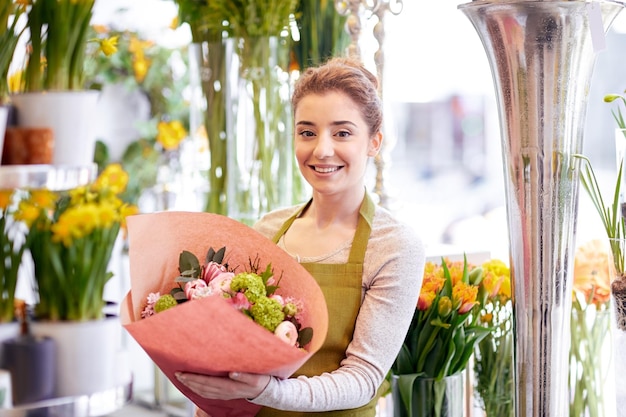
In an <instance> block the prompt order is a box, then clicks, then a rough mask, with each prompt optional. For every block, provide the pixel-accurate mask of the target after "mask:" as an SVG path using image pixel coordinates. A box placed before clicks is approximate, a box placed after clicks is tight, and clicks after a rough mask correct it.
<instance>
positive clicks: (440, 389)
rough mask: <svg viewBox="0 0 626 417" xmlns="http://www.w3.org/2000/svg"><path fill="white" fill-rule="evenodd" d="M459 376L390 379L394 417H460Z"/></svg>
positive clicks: (461, 403)
mask: <svg viewBox="0 0 626 417" xmlns="http://www.w3.org/2000/svg"><path fill="white" fill-rule="evenodd" d="M463 389H464V388H463V373H461V372H459V373H457V374H454V375H450V376H446V377H444V378H443V379H439V380H438V379H435V378H423V377H419V376H418V375H417V374H406V375H392V376H391V395H392V399H393V415H394V417H463V412H464V404H465V400H464V392H463Z"/></svg>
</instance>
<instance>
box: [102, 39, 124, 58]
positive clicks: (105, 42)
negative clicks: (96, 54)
mask: <svg viewBox="0 0 626 417" xmlns="http://www.w3.org/2000/svg"><path fill="white" fill-rule="evenodd" d="M118 39H119V36H111V37H110V38H106V39H100V40H99V43H100V50H101V51H102V53H103V54H104V55H106V56H111V55H113V54H114V53H116V52H117V41H118Z"/></svg>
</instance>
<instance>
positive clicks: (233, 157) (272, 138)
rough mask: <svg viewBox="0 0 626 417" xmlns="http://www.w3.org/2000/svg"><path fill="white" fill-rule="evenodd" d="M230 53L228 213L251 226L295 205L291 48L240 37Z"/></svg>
mask: <svg viewBox="0 0 626 417" xmlns="http://www.w3.org/2000/svg"><path fill="white" fill-rule="evenodd" d="M226 54H227V59H226V69H227V88H226V107H227V109H228V111H227V112H226V126H227V130H226V133H227V134H226V136H227V141H226V142H227V175H226V182H227V187H226V201H227V214H228V216H229V217H231V218H234V219H236V220H239V221H242V222H244V223H247V224H251V223H254V222H255V221H256V220H258V218H259V217H260V216H262V215H263V214H265V213H267V212H268V211H270V210H272V209H275V208H278V207H280V206H284V205H287V204H289V203H290V202H291V194H292V182H293V177H292V173H293V166H294V164H293V158H294V156H293V146H292V143H293V140H292V134H291V132H292V128H291V125H292V123H291V106H290V93H291V88H290V80H289V73H288V70H287V69H288V58H289V48H288V44H287V42H286V41H285V39H283V38H279V37H246V38H244V37H236V38H231V39H227V40H226Z"/></svg>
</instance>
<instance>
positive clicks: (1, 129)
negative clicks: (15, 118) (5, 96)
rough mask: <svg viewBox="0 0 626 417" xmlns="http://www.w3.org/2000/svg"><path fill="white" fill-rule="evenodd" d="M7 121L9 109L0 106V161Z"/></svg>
mask: <svg viewBox="0 0 626 417" xmlns="http://www.w3.org/2000/svg"><path fill="white" fill-rule="evenodd" d="M8 121H9V107H8V106H0V160H1V159H2V149H3V147H4V133H5V131H6V128H7V125H8Z"/></svg>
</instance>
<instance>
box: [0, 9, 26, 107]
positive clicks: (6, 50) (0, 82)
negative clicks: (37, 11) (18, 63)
mask: <svg viewBox="0 0 626 417" xmlns="http://www.w3.org/2000/svg"><path fill="white" fill-rule="evenodd" d="M22 13H23V9H22V8H21V7H17V6H16V4H15V2H14V1H13V0H0V105H1V104H3V103H4V102H5V101H7V100H8V95H9V86H8V82H7V77H8V75H9V67H10V65H11V61H12V60H13V54H14V52H15V47H16V46H17V43H18V41H19V39H20V37H21V36H22V33H23V32H24V28H22V29H20V30H18V29H17V22H18V19H19V17H20V16H21V14H22ZM9 22H10V23H9Z"/></svg>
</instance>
